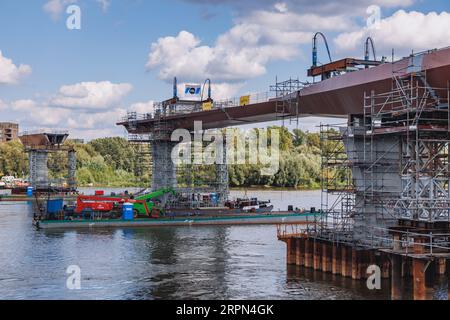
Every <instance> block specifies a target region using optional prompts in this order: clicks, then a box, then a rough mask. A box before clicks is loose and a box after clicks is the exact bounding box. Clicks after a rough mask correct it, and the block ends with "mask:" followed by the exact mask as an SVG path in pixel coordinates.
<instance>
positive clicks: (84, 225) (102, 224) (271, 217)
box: [34, 211, 321, 230]
mask: <svg viewBox="0 0 450 320" xmlns="http://www.w3.org/2000/svg"><path fill="white" fill-rule="evenodd" d="M320 215H321V212H310V211H307V212H304V213H300V212H277V213H267V214H240V215H216V216H186V217H175V218H166V217H165V218H158V219H143V218H140V219H133V220H126V219H98V220H89V219H86V220H34V225H35V226H36V227H37V228H38V229H43V230H49V229H51V230H58V229H59V230H61V229H108V228H139V227H145V228H152V227H182V226H188V227H200V226H212V225H280V224H312V223H314V221H317V220H319V219H320Z"/></svg>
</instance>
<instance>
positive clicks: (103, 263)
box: [0, 190, 389, 300]
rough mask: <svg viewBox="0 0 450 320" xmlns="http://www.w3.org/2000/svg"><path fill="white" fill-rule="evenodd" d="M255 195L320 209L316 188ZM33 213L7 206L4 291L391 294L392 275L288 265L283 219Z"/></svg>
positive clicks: (2, 238)
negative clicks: (74, 277) (55, 218)
mask: <svg viewBox="0 0 450 320" xmlns="http://www.w3.org/2000/svg"><path fill="white" fill-rule="evenodd" d="M90 191H92V190H85V192H86V193H89V192H90ZM242 195H244V193H243V192H240V191H234V192H232V196H233V197H238V196H242ZM248 196H256V197H259V198H260V199H261V200H268V199H270V200H272V203H273V204H274V205H275V209H276V210H278V209H280V210H286V209H287V206H288V205H293V206H294V207H299V208H310V207H317V208H320V192H316V191H312V192H300V191H299V192H296V191H277V192H272V191H271V192H266V191H251V192H248ZM31 219H32V210H31V207H30V206H29V205H27V204H2V205H0V299H37V300H41V299H51V300H61V299H83V300H95V299H301V300H309V299H389V290H388V288H389V284H388V283H383V290H380V291H370V290H368V289H367V287H366V285H365V283H363V282H359V281H352V280H349V279H344V278H341V277H335V276H332V275H327V274H322V273H319V272H313V271H311V270H305V269H302V268H296V267H293V268H292V267H289V268H287V267H286V248H285V244H284V243H283V242H280V241H278V240H277V237H276V227H275V226H229V227H227V226H217V227H209V226H208V227H197V228H196V227H181V228H159V229H114V230H102V231H99V230H96V231H87V230H86V231H66V232H55V231H52V232H49V231H38V230H35V229H34V227H33V226H32V221H31ZM69 266H78V267H79V268H80V270H81V289H80V290H70V289H68V287H67V284H66V282H67V279H68V277H69V274H67V273H66V271H67V268H68V267H69Z"/></svg>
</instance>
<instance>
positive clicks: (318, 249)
mask: <svg viewBox="0 0 450 320" xmlns="http://www.w3.org/2000/svg"><path fill="white" fill-rule="evenodd" d="M313 263H314V265H313V267H314V270H317V271H320V270H322V244H321V243H320V242H319V241H317V240H315V241H314V262H313Z"/></svg>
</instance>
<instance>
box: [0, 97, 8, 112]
mask: <svg viewBox="0 0 450 320" xmlns="http://www.w3.org/2000/svg"><path fill="white" fill-rule="evenodd" d="M7 108H8V105H7V104H6V102H4V101H3V100H2V99H0V111H1V110H6V109H7Z"/></svg>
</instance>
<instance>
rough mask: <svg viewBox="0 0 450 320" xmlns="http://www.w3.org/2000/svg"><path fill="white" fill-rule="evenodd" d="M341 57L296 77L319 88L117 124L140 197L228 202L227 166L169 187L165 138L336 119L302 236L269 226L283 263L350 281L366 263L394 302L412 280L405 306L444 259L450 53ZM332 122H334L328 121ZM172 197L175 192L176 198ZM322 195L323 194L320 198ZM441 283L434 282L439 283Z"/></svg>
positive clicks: (290, 89)
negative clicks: (317, 210) (386, 283)
mask: <svg viewBox="0 0 450 320" xmlns="http://www.w3.org/2000/svg"><path fill="white" fill-rule="evenodd" d="M374 59H375V60H373V61H372V60H369V59H367V57H366V59H364V60H358V59H350V58H348V59H343V60H339V61H334V62H330V63H329V64H326V65H322V66H317V65H316V63H313V66H312V68H311V69H310V70H309V71H308V75H309V76H312V77H321V81H319V82H313V83H304V82H301V81H299V80H292V79H290V80H288V81H284V82H278V83H276V84H275V85H273V86H272V87H271V91H272V93H273V94H263V95H261V94H260V95H256V96H253V95H250V96H244V97H240V98H239V99H230V100H226V101H213V100H212V99H211V96H209V97H208V98H207V99H206V100H203V99H202V101H186V100H182V99H180V98H178V95H177V90H176V83H175V85H174V95H173V97H172V98H171V99H169V100H166V101H164V102H161V103H159V104H157V105H156V108H155V112H154V113H148V114H144V115H138V114H136V113H130V114H128V116H127V117H126V118H125V119H123V120H122V121H120V122H119V123H118V125H121V126H124V127H125V128H126V130H127V131H128V133H129V137H130V141H131V142H133V143H134V144H136V145H137V146H138V148H139V150H140V152H141V154H142V156H143V157H144V156H148V157H149V158H151V161H152V163H151V165H148V167H146V168H145V170H147V169H148V170H150V169H151V170H152V188H153V189H155V190H156V189H158V188H161V187H173V188H177V187H178V188H179V190H183V191H182V192H186V193H187V194H194V193H196V192H199V191H198V190H200V189H201V190H210V191H213V192H216V193H217V194H218V195H219V199H220V201H219V202H224V201H226V199H227V197H228V171H227V165H226V163H225V164H217V165H216V166H215V174H214V175H212V177H211V181H209V182H205V181H203V182H202V184H201V185H200V186H199V185H197V184H196V183H195V181H191V180H189V179H188V180H187V181H190V182H188V183H185V185H183V186H178V185H177V175H178V174H180V172H179V170H183V172H184V174H186V175H187V176H189V177H192V175H193V171H195V168H194V167H190V168H187V169H186V168H183V169H180V168H177V166H176V165H175V164H174V163H173V162H172V161H171V152H172V149H173V147H174V146H175V144H176V143H178V141H177V142H174V141H172V139H171V134H172V132H173V131H174V130H175V129H186V130H189V131H190V132H192V134H194V129H195V128H194V124H195V122H196V121H201V122H202V125H203V128H204V129H205V130H209V129H220V128H226V127H230V126H239V125H248V124H255V123H263V122H269V121H283V122H284V121H287V120H289V119H298V118H301V117H308V116H326V117H335V118H337V119H343V120H342V122H345V123H343V124H338V125H324V126H322V127H321V140H322V144H323V145H324V146H325V145H327V146H330V145H332V146H334V147H333V148H323V150H322V169H323V172H324V174H323V179H322V189H323V196H322V204H321V208H322V212H323V214H322V215H321V216H320V217H319V218H317V219H316V220H315V221H314V224H312V225H310V226H309V227H308V228H306V229H305V228H304V227H302V226H297V225H287V226H283V227H280V228H279V230H278V237H279V239H280V240H282V241H284V242H286V243H287V262H288V264H292V265H298V266H302V267H306V268H313V269H315V270H319V271H323V272H330V273H333V274H336V275H342V276H344V277H351V278H353V279H355V280H357V279H362V278H364V277H366V270H367V267H368V266H369V265H374V264H376V265H377V266H379V267H380V269H381V272H382V275H383V277H386V278H390V279H391V287H392V297H393V298H394V299H399V298H403V297H402V292H403V291H402V283H403V279H405V278H407V277H411V278H412V279H413V288H414V290H413V297H414V298H415V299H425V298H429V294H430V292H431V291H432V290H431V289H432V287H433V285H434V284H435V283H436V281H438V280H439V281H444V282H447V277H448V276H449V272H448V260H449V259H450V242H449V240H450V172H449V171H450V153H449V145H450V89H449V88H450V86H449V81H450V48H446V49H441V50H430V51H427V52H422V53H417V54H413V55H411V56H409V57H407V58H404V59H401V60H399V61H396V62H391V63H387V62H385V61H377V60H376V58H374ZM337 121H338V120H337ZM180 192H181V191H180ZM331 195H333V197H331ZM443 279H445V280H443Z"/></svg>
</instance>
